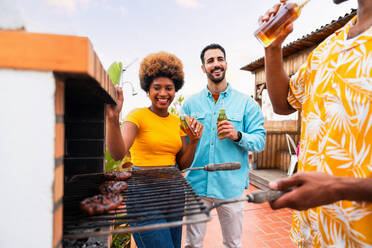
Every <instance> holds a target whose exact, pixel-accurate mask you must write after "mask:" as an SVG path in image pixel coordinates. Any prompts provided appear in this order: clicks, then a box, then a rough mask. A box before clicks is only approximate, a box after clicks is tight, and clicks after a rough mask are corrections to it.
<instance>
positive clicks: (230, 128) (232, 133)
mask: <svg viewBox="0 0 372 248" xmlns="http://www.w3.org/2000/svg"><path fill="white" fill-rule="evenodd" d="M217 125H218V126H217V135H223V136H222V137H218V138H219V139H226V138H230V139H232V140H236V139H238V131H236V130H235V127H234V125H233V124H232V123H231V122H229V121H226V120H225V121H221V122H219V123H217Z"/></svg>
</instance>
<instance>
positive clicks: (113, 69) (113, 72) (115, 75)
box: [107, 62, 123, 86]
mask: <svg viewBox="0 0 372 248" xmlns="http://www.w3.org/2000/svg"><path fill="white" fill-rule="evenodd" d="M107 73H108V75H109V77H110V79H111V81H112V83H113V84H114V85H115V86H116V85H117V84H118V83H119V81H120V77H121V74H122V73H123V63H121V62H114V63H112V64H111V65H110V66H109V68H108V69H107Z"/></svg>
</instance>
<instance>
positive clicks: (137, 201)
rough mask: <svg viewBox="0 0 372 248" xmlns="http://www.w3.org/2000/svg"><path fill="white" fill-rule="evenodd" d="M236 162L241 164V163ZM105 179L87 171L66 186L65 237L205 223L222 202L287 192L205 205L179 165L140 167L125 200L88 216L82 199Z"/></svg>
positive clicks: (271, 197)
mask: <svg viewBox="0 0 372 248" xmlns="http://www.w3.org/2000/svg"><path fill="white" fill-rule="evenodd" d="M231 164H232V165H233V166H232V165H231ZM236 164H238V165H239V167H240V164H239V163H236ZM221 165H224V164H221ZM213 166H214V165H212V166H209V168H212V171H214V170H215V168H216V167H213ZM224 166H225V167H224V168H225V169H226V168H231V167H234V163H230V164H226V165H224ZM202 168H203V167H202ZM205 168H208V166H205V167H204V169H205ZM236 168H237V167H235V169H236ZM192 169H194V168H192ZM104 180H105V179H104V177H103V174H97V173H96V174H91V175H89V174H87V175H80V176H78V177H75V178H72V179H71V180H70V181H69V182H68V183H67V184H66V185H65V190H66V194H65V197H64V206H65V209H66V212H65V215H64V238H65V239H81V238H87V237H95V236H105V235H111V234H115V233H133V232H142V231H148V230H156V229H161V228H166V227H176V226H180V225H184V224H193V223H200V222H206V221H209V220H210V219H211V217H210V215H209V213H210V210H211V209H213V208H215V207H218V206H219V205H221V204H228V203H232V202H237V201H249V202H256V203H262V202H265V201H271V200H275V199H276V198H278V197H280V196H281V195H282V194H284V193H285V192H283V191H260V190H258V191H255V192H254V193H252V194H250V195H248V196H246V197H242V198H238V199H233V200H229V201H225V202H222V203H220V204H219V205H214V206H212V207H206V206H205V205H204V204H203V202H202V201H201V198H200V197H199V196H197V195H196V194H195V192H194V191H193V189H192V188H191V186H190V185H189V184H188V182H187V181H186V180H185V179H184V177H183V176H182V174H181V172H180V171H179V170H178V169H177V168H159V169H151V170H138V171H133V172H132V177H130V178H129V179H128V180H127V183H128V189H127V190H126V191H125V192H122V193H121V194H122V196H123V197H124V199H125V200H124V201H123V202H122V203H121V205H120V207H118V208H117V209H115V210H113V211H111V212H109V213H106V214H101V215H97V216H87V215H85V214H84V213H82V212H81V210H80V209H79V204H80V202H81V201H82V200H83V199H84V198H85V197H87V196H91V195H95V194H97V193H98V187H99V185H100V184H102V183H103V182H104ZM74 192H77V193H74ZM195 214H198V215H200V218H198V219H197V220H187V218H184V220H176V221H170V222H166V223H156V224H151V221H155V220H161V219H177V217H178V219H182V217H185V216H190V215H195ZM133 224H136V226H133ZM112 226H121V227H122V228H120V229H111V230H108V229H109V227H112ZM123 226H124V227H123Z"/></svg>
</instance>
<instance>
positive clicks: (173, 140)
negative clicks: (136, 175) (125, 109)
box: [124, 108, 186, 166]
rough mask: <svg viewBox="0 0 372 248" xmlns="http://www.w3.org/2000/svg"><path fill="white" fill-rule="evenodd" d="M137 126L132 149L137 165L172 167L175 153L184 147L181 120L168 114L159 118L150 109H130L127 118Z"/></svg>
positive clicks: (174, 161) (134, 162) (133, 159)
mask: <svg viewBox="0 0 372 248" xmlns="http://www.w3.org/2000/svg"><path fill="white" fill-rule="evenodd" d="M124 121H125V122H131V123H133V124H135V125H136V126H137V127H138V133H137V136H136V138H135V139H134V142H133V145H132V147H131V148H130V153H131V156H132V161H133V165H134V166H173V165H175V164H176V154H177V153H178V152H179V151H180V150H181V147H182V141H181V136H185V135H186V134H185V133H184V132H183V131H182V130H181V128H180V126H179V123H180V120H179V118H178V117H177V116H175V115H173V114H171V113H169V115H168V116H167V117H160V116H158V115H156V114H155V113H153V112H152V111H151V110H149V109H148V108H139V109H135V110H133V111H131V112H130V113H129V114H128V115H127V117H126V118H125V120H124Z"/></svg>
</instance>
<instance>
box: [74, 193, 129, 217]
mask: <svg viewBox="0 0 372 248" xmlns="http://www.w3.org/2000/svg"><path fill="white" fill-rule="evenodd" d="M122 201H123V197H122V196H121V195H118V194H107V195H95V196H92V197H89V198H86V199H85V200H83V201H82V202H81V203H80V208H81V210H82V211H84V212H85V213H87V214H89V215H95V214H103V213H106V212H108V211H110V210H114V209H116V208H117V207H119V205H120V203H121V202H122Z"/></svg>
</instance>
